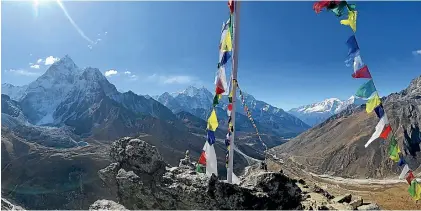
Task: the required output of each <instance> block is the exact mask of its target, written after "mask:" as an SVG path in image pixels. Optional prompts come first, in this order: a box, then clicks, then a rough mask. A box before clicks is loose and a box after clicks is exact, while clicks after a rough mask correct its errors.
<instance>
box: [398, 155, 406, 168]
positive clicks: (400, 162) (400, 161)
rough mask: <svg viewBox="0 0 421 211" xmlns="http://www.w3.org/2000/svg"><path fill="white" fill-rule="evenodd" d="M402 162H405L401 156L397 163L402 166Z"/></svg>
mask: <svg viewBox="0 0 421 211" xmlns="http://www.w3.org/2000/svg"><path fill="white" fill-rule="evenodd" d="M404 164H405V160H404V159H403V157H401V158H400V159H399V162H398V165H399V166H403V165H404Z"/></svg>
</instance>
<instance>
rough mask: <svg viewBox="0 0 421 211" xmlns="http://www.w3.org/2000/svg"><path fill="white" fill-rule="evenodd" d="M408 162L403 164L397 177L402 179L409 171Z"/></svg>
mask: <svg viewBox="0 0 421 211" xmlns="http://www.w3.org/2000/svg"><path fill="white" fill-rule="evenodd" d="M410 170H411V169H409V166H408V164H405V166H404V167H403V169H402V172H401V174H400V175H399V179H403V178H404V177H405V175H406V174H407V173H408V172H409V171H410Z"/></svg>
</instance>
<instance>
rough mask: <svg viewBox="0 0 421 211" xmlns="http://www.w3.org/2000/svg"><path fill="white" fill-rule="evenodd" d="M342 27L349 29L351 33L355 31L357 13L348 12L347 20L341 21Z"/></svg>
mask: <svg viewBox="0 0 421 211" xmlns="http://www.w3.org/2000/svg"><path fill="white" fill-rule="evenodd" d="M341 24H342V25H346V26H349V27H351V29H352V31H354V32H355V31H357V11H348V19H346V20H341Z"/></svg>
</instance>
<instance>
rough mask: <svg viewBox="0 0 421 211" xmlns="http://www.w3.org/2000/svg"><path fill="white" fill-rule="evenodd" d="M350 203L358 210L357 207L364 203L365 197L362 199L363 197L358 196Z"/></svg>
mask: <svg viewBox="0 0 421 211" xmlns="http://www.w3.org/2000/svg"><path fill="white" fill-rule="evenodd" d="M349 205H351V206H352V207H353V208H354V210H356V209H357V207H359V206H361V205H363V199H362V198H361V197H359V198H357V199H355V200H353V201H351V202H350V203H349Z"/></svg>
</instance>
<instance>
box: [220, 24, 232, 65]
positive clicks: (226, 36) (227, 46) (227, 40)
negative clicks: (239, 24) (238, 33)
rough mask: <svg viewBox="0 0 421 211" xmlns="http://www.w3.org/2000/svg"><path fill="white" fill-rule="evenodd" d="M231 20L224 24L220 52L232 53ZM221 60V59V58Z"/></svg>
mask: <svg viewBox="0 0 421 211" xmlns="http://www.w3.org/2000/svg"><path fill="white" fill-rule="evenodd" d="M230 24H231V18H230V19H228V21H227V22H225V23H223V24H222V32H221V42H220V44H219V50H220V52H225V51H232V38H231V32H230ZM220 59H221V58H220Z"/></svg>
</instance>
